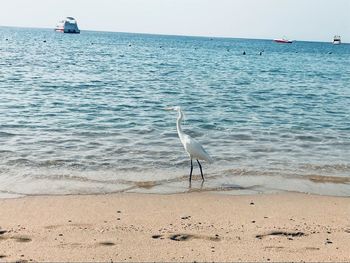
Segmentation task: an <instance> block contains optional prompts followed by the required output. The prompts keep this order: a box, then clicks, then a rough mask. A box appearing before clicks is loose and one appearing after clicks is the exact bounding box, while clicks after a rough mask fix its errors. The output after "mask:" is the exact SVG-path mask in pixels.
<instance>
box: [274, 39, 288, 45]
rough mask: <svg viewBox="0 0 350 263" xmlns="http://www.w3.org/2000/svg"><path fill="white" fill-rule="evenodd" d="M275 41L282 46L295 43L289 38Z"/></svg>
mask: <svg viewBox="0 0 350 263" xmlns="http://www.w3.org/2000/svg"><path fill="white" fill-rule="evenodd" d="M273 41H275V42H276V43H281V44H292V43H293V41H292V40H289V39H287V38H277V39H274V40H273Z"/></svg>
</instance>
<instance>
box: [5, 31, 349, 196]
mask: <svg viewBox="0 0 350 263" xmlns="http://www.w3.org/2000/svg"><path fill="white" fill-rule="evenodd" d="M243 52H245V54H246V55H243ZM349 62H350V45H348V44H342V45H338V46H334V45H332V44H331V43H330V42H329V43H317V42H301V41H296V42H294V43H293V44H277V43H274V42H273V41H271V40H251V39H229V38H209V37H184V36H162V35H146V34H128V33H109V32H90V31H82V33H81V34H80V35H74V34H62V33H56V32H54V31H53V30H48V29H23V28H6V27H1V28H0V196H1V197H11V196H21V195H37V194H92V193H113V192H146V193H179V192H188V191H225V193H232V194H254V193H271V192H280V191H297V192H307V193H315V194H325V195H342V196H348V195H350V111H349V109H350V63H349ZM169 106H181V107H182V109H183V111H184V113H185V120H184V122H183V129H184V131H185V132H186V133H188V134H189V135H191V136H192V137H194V138H195V139H196V140H198V141H199V142H200V143H201V144H202V145H203V147H204V148H205V149H206V151H207V152H208V153H209V154H210V155H211V156H212V157H213V159H214V161H215V162H214V163H213V164H207V163H205V162H202V166H203V170H204V176H205V178H206V181H205V182H204V183H203V184H202V183H201V180H200V176H199V174H200V172H199V169H198V167H197V166H196V163H195V167H194V175H195V176H194V178H193V182H192V185H191V186H190V185H189V183H188V174H189V171H190V161H189V158H188V156H187V154H186V152H185V151H184V149H183V147H182V145H181V143H180V141H179V139H178V136H177V132H176V117H177V114H176V112H169V111H165V110H164V109H165V108H166V107H169Z"/></svg>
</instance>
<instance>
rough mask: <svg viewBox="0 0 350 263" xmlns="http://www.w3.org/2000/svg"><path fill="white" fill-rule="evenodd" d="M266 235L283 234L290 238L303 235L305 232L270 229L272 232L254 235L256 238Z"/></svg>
mask: <svg viewBox="0 0 350 263" xmlns="http://www.w3.org/2000/svg"><path fill="white" fill-rule="evenodd" d="M267 236H285V237H288V238H291V237H302V236H305V233H303V232H285V231H272V232H269V233H267V234H263V235H256V236H255V237H256V238H258V239H262V238H264V237H267Z"/></svg>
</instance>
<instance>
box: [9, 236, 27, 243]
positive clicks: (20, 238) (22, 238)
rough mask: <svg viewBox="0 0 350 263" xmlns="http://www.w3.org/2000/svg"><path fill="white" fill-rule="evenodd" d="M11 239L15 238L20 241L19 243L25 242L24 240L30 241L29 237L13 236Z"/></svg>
mask: <svg viewBox="0 0 350 263" xmlns="http://www.w3.org/2000/svg"><path fill="white" fill-rule="evenodd" d="M13 239H15V240H16V241H17V242H20V243H26V242H30V241H32V239H31V238H29V237H13Z"/></svg>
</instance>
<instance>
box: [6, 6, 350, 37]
mask: <svg viewBox="0 0 350 263" xmlns="http://www.w3.org/2000/svg"><path fill="white" fill-rule="evenodd" d="M0 2H1V5H0V26H23V27H45V28H54V27H55V25H56V23H57V22H58V21H59V20H61V19H63V18H65V17H66V16H73V17H75V18H76V19H77V21H78V24H79V27H80V29H82V30H102V31H116V32H139V33H155V34H170V35H192V36H218V37H242V38H265V39H272V38H280V37H283V36H287V37H288V38H290V39H294V40H314V41H331V40H332V38H333V36H334V35H335V34H337V35H341V36H342V40H343V42H348V43H350V0H0Z"/></svg>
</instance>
